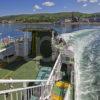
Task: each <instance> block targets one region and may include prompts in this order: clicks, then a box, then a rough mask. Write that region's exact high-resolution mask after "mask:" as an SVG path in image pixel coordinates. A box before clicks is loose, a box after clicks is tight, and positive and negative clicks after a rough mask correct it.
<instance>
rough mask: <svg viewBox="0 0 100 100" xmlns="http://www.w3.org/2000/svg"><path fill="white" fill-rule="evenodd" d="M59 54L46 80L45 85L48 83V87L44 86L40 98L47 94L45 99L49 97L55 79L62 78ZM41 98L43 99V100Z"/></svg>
mask: <svg viewBox="0 0 100 100" xmlns="http://www.w3.org/2000/svg"><path fill="white" fill-rule="evenodd" d="M60 69H61V54H59V56H58V58H57V60H56V62H55V65H54V67H53V69H52V72H51V74H50V76H49V78H48V80H47V83H46V86H48V85H50V87H49V88H46V89H45V91H44V93H43V95H42V96H41V98H44V97H46V95H47V94H49V95H47V98H45V99H48V98H50V95H51V92H52V88H53V85H54V84H55V82H56V81H58V80H60V79H61V78H62V74H61V71H60ZM48 89H49V90H48ZM45 99H43V100H45Z"/></svg>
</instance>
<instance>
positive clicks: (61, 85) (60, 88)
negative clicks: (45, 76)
mask: <svg viewBox="0 0 100 100" xmlns="http://www.w3.org/2000/svg"><path fill="white" fill-rule="evenodd" d="M69 85H70V84H69V83H67V82H63V81H58V82H56V83H55V85H54V86H53V89H52V94H51V100H63V99H64V94H65V90H67V89H68V86H69Z"/></svg>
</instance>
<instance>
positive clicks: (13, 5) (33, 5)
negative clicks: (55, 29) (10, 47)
mask: <svg viewBox="0 0 100 100" xmlns="http://www.w3.org/2000/svg"><path fill="white" fill-rule="evenodd" d="M65 11H78V12H86V13H94V12H100V0H0V16H5V15H17V14H34V13H45V12H65Z"/></svg>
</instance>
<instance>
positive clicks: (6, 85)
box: [0, 54, 61, 100]
mask: <svg viewBox="0 0 100 100" xmlns="http://www.w3.org/2000/svg"><path fill="white" fill-rule="evenodd" d="M60 69H61V54H59V56H58V58H57V60H56V62H55V65H54V67H53V70H52V72H51V74H50V76H49V78H48V79H47V80H12V79H9V80H5V79H1V80H0V100H32V99H31V98H38V100H46V99H48V100H49V98H50V95H51V92H52V87H53V85H54V83H55V82H56V81H58V80H59V79H60V78H61V74H60ZM38 83H39V84H38ZM36 84H37V85H36Z"/></svg>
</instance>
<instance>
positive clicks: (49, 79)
mask: <svg viewBox="0 0 100 100" xmlns="http://www.w3.org/2000/svg"><path fill="white" fill-rule="evenodd" d="M60 56H61V54H59V56H58V58H57V60H56V62H55V65H54V67H53V69H52V72H51V74H50V76H49V78H48V81H47V85H48V84H49V82H50V81H51V78H52V76H53V73H54V70H55V69H56V66H57V64H58V62H59V59H60Z"/></svg>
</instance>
